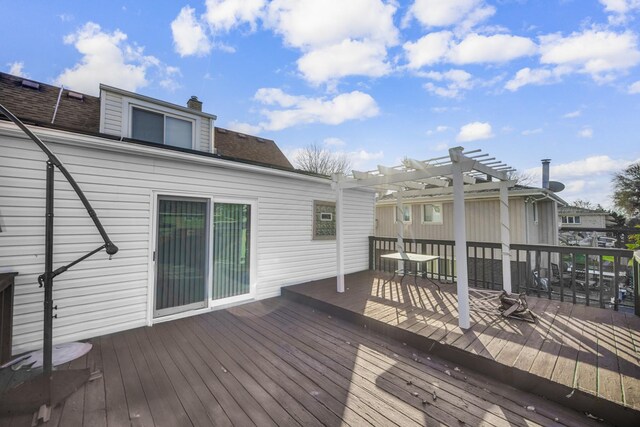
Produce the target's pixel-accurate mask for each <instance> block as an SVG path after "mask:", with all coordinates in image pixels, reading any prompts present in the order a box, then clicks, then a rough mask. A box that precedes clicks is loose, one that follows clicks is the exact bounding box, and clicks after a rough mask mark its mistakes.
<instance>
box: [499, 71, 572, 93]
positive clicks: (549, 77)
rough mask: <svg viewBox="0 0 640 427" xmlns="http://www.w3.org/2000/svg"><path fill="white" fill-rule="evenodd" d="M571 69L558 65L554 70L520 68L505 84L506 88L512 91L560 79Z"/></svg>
mask: <svg viewBox="0 0 640 427" xmlns="http://www.w3.org/2000/svg"><path fill="white" fill-rule="evenodd" d="M568 72H569V71H568V70H567V69H566V68H564V67H557V68H554V69H552V70H548V69H545V68H533V69H532V68H529V67H526V68H523V69H521V70H519V71H518V72H517V73H516V75H515V76H514V77H513V79H511V80H509V81H508V82H507V83H506V84H505V85H504V87H505V89H507V90H510V91H512V92H514V91H516V90H518V89H520V88H521V87H522V86H526V85H546V84H551V83H556V82H558V81H560V78H561V76H563V75H564V74H566V73H568Z"/></svg>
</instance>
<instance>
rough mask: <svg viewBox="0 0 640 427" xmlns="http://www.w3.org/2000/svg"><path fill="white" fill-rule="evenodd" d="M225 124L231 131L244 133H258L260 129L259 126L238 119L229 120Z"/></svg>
mask: <svg viewBox="0 0 640 427" xmlns="http://www.w3.org/2000/svg"><path fill="white" fill-rule="evenodd" d="M226 126H227V128H229V129H231V130H233V131H236V132H240V133H244V134H247V135H259V134H260V131H262V128H261V127H260V126H256V125H251V124H249V123H243V122H238V121H232V122H229V123H227V125H226Z"/></svg>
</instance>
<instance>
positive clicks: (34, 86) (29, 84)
mask: <svg viewBox="0 0 640 427" xmlns="http://www.w3.org/2000/svg"><path fill="white" fill-rule="evenodd" d="M22 87H28V88H29V89H35V90H40V83H36V82H32V81H31V80H23V81H22Z"/></svg>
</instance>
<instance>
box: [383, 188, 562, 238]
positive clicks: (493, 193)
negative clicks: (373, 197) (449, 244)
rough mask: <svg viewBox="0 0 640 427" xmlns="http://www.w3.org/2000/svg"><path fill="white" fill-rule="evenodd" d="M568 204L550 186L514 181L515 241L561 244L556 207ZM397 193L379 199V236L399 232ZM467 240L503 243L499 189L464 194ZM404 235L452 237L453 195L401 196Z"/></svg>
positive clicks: (511, 218) (512, 220)
mask: <svg viewBox="0 0 640 427" xmlns="http://www.w3.org/2000/svg"><path fill="white" fill-rule="evenodd" d="M565 204H566V203H565V202H564V200H562V199H561V198H560V197H558V196H557V195H556V194H555V193H553V192H552V191H550V190H547V189H544V188H531V187H523V186H515V187H513V188H510V189H509V222H510V231H511V243H522V244H546V245H556V244H558V207H559V206H562V205H565ZM396 211H397V209H396V199H395V197H388V196H387V197H381V198H380V199H379V200H378V201H377V203H376V231H375V235H376V236H378V237H395V236H396V234H397V226H396V222H395V221H396V219H397V215H396ZM465 212H466V215H465V218H466V227H467V230H466V231H467V240H468V241H475V242H500V200H499V191H497V190H487V191H477V192H468V193H465ZM402 221H403V234H404V238H405V239H431V240H453V239H454V235H453V230H454V222H453V197H452V196H451V195H448V196H432V197H424V196H423V197H414V198H411V197H406V198H405V199H404V200H403V218H402Z"/></svg>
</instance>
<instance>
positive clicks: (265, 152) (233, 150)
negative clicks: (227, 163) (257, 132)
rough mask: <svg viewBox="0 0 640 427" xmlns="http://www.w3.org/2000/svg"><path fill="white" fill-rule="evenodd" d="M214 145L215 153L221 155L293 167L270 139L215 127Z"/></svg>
mask: <svg viewBox="0 0 640 427" xmlns="http://www.w3.org/2000/svg"><path fill="white" fill-rule="evenodd" d="M214 146H215V148H216V153H217V154H220V155H222V156H227V157H235V158H238V159H244V160H249V161H252V162H258V163H267V164H270V165H275V166H279V167H282V168H288V169H293V166H292V165H291V163H289V160H287V158H286V157H285V155H284V154H283V153H282V151H280V148H278V146H277V145H276V143H275V142H274V141H272V140H270V139H264V138H258V137H256V136H251V135H245V134H243V133H238V132H234V131H231V130H228V129H223V128H216V135H215V142H214Z"/></svg>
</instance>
